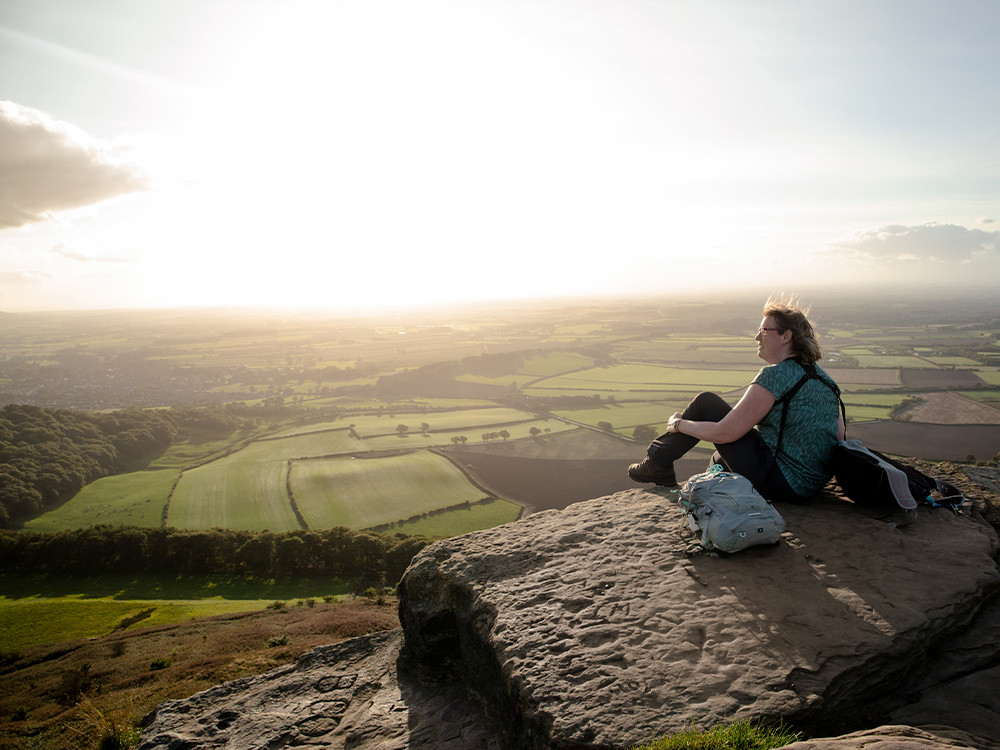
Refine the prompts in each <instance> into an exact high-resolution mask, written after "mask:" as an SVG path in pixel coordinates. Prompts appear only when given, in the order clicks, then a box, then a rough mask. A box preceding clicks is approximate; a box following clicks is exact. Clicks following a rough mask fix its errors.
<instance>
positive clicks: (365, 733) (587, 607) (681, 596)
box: [141, 489, 1000, 750]
mask: <svg viewBox="0 0 1000 750" xmlns="http://www.w3.org/2000/svg"><path fill="white" fill-rule="evenodd" d="M675 497H676V493H673V494H671V493H668V492H666V491H647V490H643V489H637V490H631V491H627V492H623V493H618V494H616V495H613V496H610V497H606V498H600V499H597V500H592V501H588V502H585V503H579V504H577V505H573V506H570V507H569V508H568V509H566V510H565V511H549V512H543V513H537V514H534V515H532V516H529V517H528V518H526V519H524V520H523V521H519V522H516V523H513V524H508V525H507V526H503V527H500V528H497V529H491V530H488V531H483V532H478V533H476V534H470V535H467V536H464V537H459V538H455V539H450V540H447V541H444V542H439V543H437V544H434V545H432V546H431V547H428V548H427V549H426V550H425V551H424V552H423V553H421V554H420V555H419V556H418V557H417V558H415V559H414V562H413V564H412V565H411V567H410V569H409V570H408V572H407V574H406V576H405V578H404V581H403V583H402V584H401V604H400V618H401V621H402V623H403V626H404V630H396V631H392V632H390V633H382V634H376V635H372V636H367V637H364V638H356V639H352V640H351V641H347V642H345V643H342V644H337V645H333V646H327V647H323V648H319V649H316V650H315V651H313V652H311V653H309V654H306V655H304V656H303V657H302V658H301V659H300V660H299V661H298V663H297V664H295V665H290V666H286V667H282V668H279V669H276V670H273V671H272V672H269V673H268V674H265V675H260V676H257V677H248V678H245V679H243V680H237V681H235V682H231V683H226V684H225V685H221V686H219V687H216V688H213V689H211V690H208V691H205V692H203V693H199V694H198V695H195V696H193V697H191V698H189V699H187V700H181V701H170V702H167V703H165V704H163V705H161V706H160V707H159V708H158V709H157V710H156V711H155V712H154V714H152V715H151V716H150V717H147V720H148V726H147V728H146V730H145V732H144V734H143V742H142V745H141V750H154V748H157V749H159V750H168V749H169V750H188V749H193V748H233V749H235V748H240V749H241V750H242V749H256V748H315V747H330V748H357V749H359V750H402V749H403V748H409V749H412V750H418V749H419V750H424V749H426V750H432V749H433V750H473V748H476V749H477V750H478V749H479V748H486V749H487V750H501V749H502V750H510V749H517V750H520V748H576V749H578V750H583V749H584V748H598V747H600V748H610V747H627V746H629V745H630V744H632V743H636V742H644V741H647V740H649V739H650V737H652V736H654V735H662V734H666V733H668V732H670V731H672V730H676V729H680V728H686V727H688V726H689V722H690V721H691V720H693V721H695V723H696V724H697V725H699V726H701V727H708V726H711V725H713V724H715V723H718V722H720V721H726V720H732V719H735V718H744V717H767V718H776V717H783V718H785V719H786V720H787V721H791V722H795V723H796V725H797V727H798V728H805V729H809V730H811V732H810V733H811V734H813V735H818V734H837V733H840V732H844V731H853V730H860V729H862V728H865V727H871V726H877V725H879V724H885V723H887V721H892V722H893V723H895V724H900V723H906V724H919V725H921V726H920V727H919V728H914V727H901V726H879V727H878V728H877V729H873V730H866V731H858V732H855V733H854V734H847V735H845V736H843V737H836V738H831V739H813V740H809V741H808V742H800V743H796V744H794V745H792V746H790V747H793V748H795V749H796V750H804V749H805V748H809V749H810V750H821V749H822V750H852V749H853V748H861V747H864V748H866V750H872V749H873V748H880V749H881V750H916V749H917V748H920V749H921V750H942V749H944V748H968V747H977V748H990V749H991V750H993V749H994V748H996V746H995V745H994V744H991V742H990V741H988V740H984V739H981V738H982V737H1000V710H998V702H1000V699H997V698H994V692H995V691H994V690H992V689H991V688H989V687H987V685H988V684H989V681H992V680H995V678H996V677H997V676H998V675H996V674H995V670H986V671H978V670H982V669H983V667H984V666H989V665H992V664H995V663H996V659H997V656H998V655H1000V646H998V644H1000V600H993V599H991V596H992V594H993V592H995V591H996V590H997V589H998V587H1000V575H998V571H997V567H996V564H995V562H994V556H995V554H996V553H997V551H998V548H1000V544H998V540H997V537H996V534H995V532H994V531H993V529H992V528H991V527H990V526H989V525H987V524H985V523H983V522H982V521H980V520H977V519H976V518H975V517H974V516H975V514H972V515H971V516H970V515H967V516H956V515H953V514H951V513H950V512H948V511H945V510H930V509H925V508H921V509H920V517H919V519H918V521H917V522H916V523H915V524H913V525H912V526H908V527H906V528H902V529H900V528H895V527H892V526H890V525H888V524H886V523H883V522H881V521H879V520H877V519H875V518H872V517H871V516H870V514H867V513H865V512H863V511H861V510H860V509H858V508H856V507H853V506H852V505H850V504H849V503H847V502H846V501H844V500H843V499H842V498H836V497H833V496H829V495H827V496H822V497H821V498H819V499H817V500H815V501H812V502H810V503H808V504H804V505H801V506H790V505H780V506H778V507H779V510H780V511H781V513H782V515H783V516H784V517H785V520H786V522H787V524H788V532H787V533H786V534H785V536H784V538H783V540H782V542H781V543H779V544H778V545H774V546H771V547H760V548H754V549H750V550H746V551H744V552H740V553H738V554H736V555H732V556H729V557H712V556H708V555H704V554H701V555H688V554H686V553H685V550H686V549H687V548H688V546H689V544H690V542H691V541H692V540H693V536H692V534H691V532H690V531H689V530H688V528H687V526H686V524H685V523H684V521H683V519H682V517H681V516H680V514H679V512H678V511H677V509H676V505H675V502H674V498H675ZM970 623H971V624H970ZM404 631H405V648H403V642H404ZM401 649H402V651H401ZM994 684H995V683H994ZM890 712H891V714H890ZM890 716H891V718H890ZM941 723H948V724H952V725H954V726H956V727H960V729H952V728H945V727H941V726H926V725H928V724H941ZM962 730H964V731H962ZM968 732H971V733H972V734H967V733H968ZM974 734H976V735H979V737H975V736H973V735H974ZM837 743H839V744H837ZM996 750H1000V748H996Z"/></svg>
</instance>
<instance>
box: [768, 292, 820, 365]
mask: <svg viewBox="0 0 1000 750" xmlns="http://www.w3.org/2000/svg"><path fill="white" fill-rule="evenodd" d="M808 313H809V308H808V307H806V308H803V307H802V305H801V304H800V303H799V301H798V300H797V299H795V298H794V297H786V296H784V295H771V296H770V297H768V300H767V302H765V303H764V317H765V318H770V319H771V320H773V321H774V324H775V325H776V326H777V327H778V329H779V330H781V331H782V332H784V331H791V332H792V350H793V351H794V352H795V356H797V357H798V358H799V359H801V360H802V361H803V362H805V363H806V364H809V363H812V362H818V361H819V360H821V359H823V350H822V349H820V346H819V341H817V340H816V331H814V330H813V327H812V323H810V322H809V320H808V319H807V318H806V315H807V314H808Z"/></svg>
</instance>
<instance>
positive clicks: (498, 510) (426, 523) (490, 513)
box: [385, 500, 521, 539]
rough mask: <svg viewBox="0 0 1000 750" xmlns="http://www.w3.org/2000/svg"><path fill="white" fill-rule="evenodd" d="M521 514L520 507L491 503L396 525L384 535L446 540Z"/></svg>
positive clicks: (447, 511)
mask: <svg viewBox="0 0 1000 750" xmlns="http://www.w3.org/2000/svg"><path fill="white" fill-rule="evenodd" d="M520 512H521V506H520V505H516V504H514V503H510V502H507V501H506V500H494V501H492V502H483V503H476V504H474V505H470V506H469V507H468V508H458V509H455V510H446V511H444V512H443V513H434V514H430V515H427V516H423V517H421V518H419V519H416V520H413V521H402V522H397V523H396V524H394V525H393V526H392V527H391V528H390V529H388V530H387V531H386V532H385V533H386V534H395V533H397V532H400V533H403V534H410V535H411V536H425V537H428V538H431V539H438V538H448V537H453V536H458V535H459V534H468V533H469V532H471V531H479V530H480V529H492V528H493V527H494V526H500V525H502V524H505V523H510V522H511V521H516V520H517V517H518V514H519V513H520Z"/></svg>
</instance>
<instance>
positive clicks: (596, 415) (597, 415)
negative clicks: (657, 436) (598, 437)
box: [555, 394, 690, 434]
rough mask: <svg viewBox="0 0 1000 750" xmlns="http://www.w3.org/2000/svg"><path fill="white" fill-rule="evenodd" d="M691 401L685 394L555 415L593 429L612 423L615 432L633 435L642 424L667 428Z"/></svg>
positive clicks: (561, 411) (660, 430)
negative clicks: (587, 425)
mask: <svg viewBox="0 0 1000 750" xmlns="http://www.w3.org/2000/svg"><path fill="white" fill-rule="evenodd" d="M689 400H690V399H689V398H688V396H687V395H686V394H685V395H683V396H679V397H677V398H674V399H671V400H668V401H658V402H652V401H646V402H628V403H623V404H618V403H616V404H607V405H605V406H600V407H597V408H595V409H566V410H559V411H557V412H555V413H556V414H558V415H559V416H560V417H564V418H565V419H572V420H574V421H576V422H582V423H583V424H589V425H591V426H593V427H596V426H597V424H598V422H610V423H611V426H612V427H614V428H615V431H617V432H627V433H629V434H631V429H630V428H634V427H635V426H636V425H640V424H648V425H650V426H652V427H657V428H665V427H666V424H667V420H668V419H669V418H670V415H671V414H673V413H674V412H677V411H681V410H682V409H683V408H684V407H685V406H686V405H687V403H688V401H689ZM662 431H663V430H662V429H658V432H662Z"/></svg>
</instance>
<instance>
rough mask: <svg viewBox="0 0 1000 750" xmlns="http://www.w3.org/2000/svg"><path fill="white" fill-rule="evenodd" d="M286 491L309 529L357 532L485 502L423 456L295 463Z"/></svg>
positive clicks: (446, 465)
mask: <svg viewBox="0 0 1000 750" xmlns="http://www.w3.org/2000/svg"><path fill="white" fill-rule="evenodd" d="M290 485H291V488H292V492H293V494H294V495H295V497H296V499H297V502H298V506H299V510H300V511H301V513H302V516H303V518H304V519H305V520H306V523H307V524H308V525H309V527H310V528H314V529H328V528H333V527H335V526H346V527H348V528H351V529H363V528H368V527H371V526H378V525H380V524H386V523H392V522H394V521H398V520H401V519H408V518H412V517H417V516H422V515H424V514H426V513H429V512H432V511H437V510H442V509H444V508H448V507H450V506H454V505H460V504H462V503H473V502H477V501H479V500H482V499H484V498H485V497H486V495H485V493H484V492H483V491H482V490H481V489H479V488H478V487H476V486H475V485H473V484H471V483H470V482H469V480H468V478H467V477H466V476H465V474H463V473H462V472H461V471H460V470H459V469H458V468H456V467H455V465H454V464H453V463H451V462H450V461H448V460H447V459H446V458H444V457H442V456H438V455H436V454H434V453H431V452H430V451H427V450H420V451H416V452H414V453H407V454H404V455H402V456H390V457H384V458H360V457H358V458H355V457H344V458H331V459H314V460H309V461H296V462H294V463H293V464H292V473H291V479H290ZM300 498H301V499H300ZM514 514H515V516H516V511H515V513H514Z"/></svg>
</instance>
